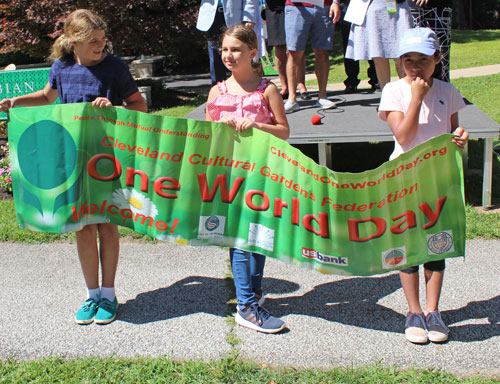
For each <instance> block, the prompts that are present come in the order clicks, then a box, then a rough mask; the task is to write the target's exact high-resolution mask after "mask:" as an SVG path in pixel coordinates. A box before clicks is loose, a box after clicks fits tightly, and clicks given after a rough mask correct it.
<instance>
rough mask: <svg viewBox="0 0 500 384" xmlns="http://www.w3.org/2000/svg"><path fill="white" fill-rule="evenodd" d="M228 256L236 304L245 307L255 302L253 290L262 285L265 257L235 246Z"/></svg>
mask: <svg viewBox="0 0 500 384" xmlns="http://www.w3.org/2000/svg"><path fill="white" fill-rule="evenodd" d="M229 257H230V259H231V269H232V270H233V277H234V286H235V287H236V298H237V299H238V306H239V307H240V308H245V307H248V306H249V305H253V304H257V300H256V299H255V292H254V291H255V290H257V289H260V288H261V286H262V277H263V275H264V265H265V264H266V257H265V256H264V255H261V254H260V253H256V252H248V251H243V250H241V249H237V248H231V249H230V250H229Z"/></svg>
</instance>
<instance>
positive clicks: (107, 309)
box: [94, 297, 118, 324]
mask: <svg viewBox="0 0 500 384" xmlns="http://www.w3.org/2000/svg"><path fill="white" fill-rule="evenodd" d="M117 309H118V301H117V300H116V297H115V299H114V300H113V301H109V300H108V299H101V300H99V309H98V310H97V313H96V315H95V318H94V321H95V323H96V324H108V323H111V322H112V321H113V320H114V319H115V318H116V310H117Z"/></svg>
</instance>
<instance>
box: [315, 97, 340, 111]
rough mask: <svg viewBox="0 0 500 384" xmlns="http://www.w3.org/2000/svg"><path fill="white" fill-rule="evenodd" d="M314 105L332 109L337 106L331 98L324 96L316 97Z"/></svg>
mask: <svg viewBox="0 0 500 384" xmlns="http://www.w3.org/2000/svg"><path fill="white" fill-rule="evenodd" d="M316 107H319V108H322V109H334V108H337V104H335V103H334V102H333V101H331V100H328V99H327V98H326V97H322V98H321V99H318V101H317V102H316Z"/></svg>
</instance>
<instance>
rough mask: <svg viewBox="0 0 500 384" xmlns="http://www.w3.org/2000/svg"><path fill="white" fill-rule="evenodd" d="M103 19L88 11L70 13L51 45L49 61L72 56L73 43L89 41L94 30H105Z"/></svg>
mask: <svg viewBox="0 0 500 384" xmlns="http://www.w3.org/2000/svg"><path fill="white" fill-rule="evenodd" d="M106 28H107V26H106V23H105V22H104V20H103V19H101V18H100V17H99V16H97V15H96V14H95V13H93V12H92V11H89V10H88V9H77V10H76V11H74V12H71V13H70V14H69V15H68V17H67V18H66V21H65V22H64V27H63V33H62V34H61V36H59V37H58V38H57V40H56V41H55V42H54V44H53V45H52V49H51V52H50V57H49V58H50V60H53V61H55V60H57V59H62V58H68V57H72V56H73V45H72V44H71V43H73V42H82V41H88V40H90V38H91V36H92V32H94V31H95V30H96V29H102V30H104V31H105V30H106Z"/></svg>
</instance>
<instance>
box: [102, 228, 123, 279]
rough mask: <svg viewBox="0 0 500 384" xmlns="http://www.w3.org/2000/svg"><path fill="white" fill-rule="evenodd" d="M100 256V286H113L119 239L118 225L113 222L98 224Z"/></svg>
mask: <svg viewBox="0 0 500 384" xmlns="http://www.w3.org/2000/svg"><path fill="white" fill-rule="evenodd" d="M98 231H99V245H100V258H101V269H102V286H103V287H114V286H115V276H116V269H117V267H118V257H119V253H120V239H119V235H118V227H117V226H116V225H114V224H98Z"/></svg>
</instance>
